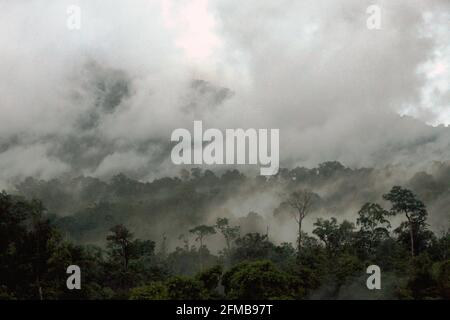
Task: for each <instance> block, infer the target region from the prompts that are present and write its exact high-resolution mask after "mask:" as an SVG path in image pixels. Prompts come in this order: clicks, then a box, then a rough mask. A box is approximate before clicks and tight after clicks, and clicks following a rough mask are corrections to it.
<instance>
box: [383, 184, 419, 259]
mask: <svg viewBox="0 0 450 320" xmlns="http://www.w3.org/2000/svg"><path fill="white" fill-rule="evenodd" d="M383 199H385V200H388V201H390V202H391V204H392V208H391V212H392V213H393V214H399V213H403V214H405V216H406V218H407V220H408V221H407V223H408V226H409V238H410V244H411V256H412V257H414V255H415V250H414V237H415V233H416V232H418V231H419V229H420V228H421V227H424V226H425V224H426V223H425V221H426V218H427V215H428V213H427V209H426V207H425V204H424V203H423V202H422V201H420V200H419V199H418V198H417V196H416V195H415V194H414V193H413V192H412V191H411V190H408V189H406V188H402V187H400V186H394V187H393V188H392V189H391V191H390V192H389V193H387V194H385V195H383Z"/></svg>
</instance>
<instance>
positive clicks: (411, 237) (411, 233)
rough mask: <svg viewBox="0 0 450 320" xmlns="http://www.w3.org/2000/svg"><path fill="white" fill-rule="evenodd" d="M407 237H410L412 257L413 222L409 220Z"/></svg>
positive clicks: (412, 254) (412, 253)
mask: <svg viewBox="0 0 450 320" xmlns="http://www.w3.org/2000/svg"><path fill="white" fill-rule="evenodd" d="M409 237H410V239H411V256H412V257H413V258H414V233H413V224H412V222H411V221H410V222H409Z"/></svg>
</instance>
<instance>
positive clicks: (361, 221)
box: [356, 203, 391, 254]
mask: <svg viewBox="0 0 450 320" xmlns="http://www.w3.org/2000/svg"><path fill="white" fill-rule="evenodd" d="M389 215H390V213H389V212H388V211H386V210H384V209H383V208H382V207H381V206H380V205H379V204H376V203H366V204H364V205H363V207H362V208H361V210H359V212H358V218H357V220H356V224H357V225H358V226H360V230H359V232H358V239H359V241H360V242H361V246H362V248H361V249H362V250H363V251H364V253H369V254H371V253H373V252H372V251H373V248H374V247H375V246H376V245H378V244H379V243H380V242H381V241H382V240H384V239H386V238H388V237H389V228H390V227H391V224H390V222H389V221H388V220H387V219H386V217H387V216H389Z"/></svg>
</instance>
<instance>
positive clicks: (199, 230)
mask: <svg viewBox="0 0 450 320" xmlns="http://www.w3.org/2000/svg"><path fill="white" fill-rule="evenodd" d="M189 232H190V233H192V234H194V235H196V236H197V237H196V238H195V241H199V242H200V249H199V254H200V268H201V269H202V270H203V254H202V252H203V239H204V238H205V237H207V236H209V235H212V234H215V233H216V229H215V228H214V227H213V226H207V225H200V226H197V227H195V228H193V229H191V230H189Z"/></svg>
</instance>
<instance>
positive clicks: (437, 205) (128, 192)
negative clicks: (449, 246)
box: [15, 162, 450, 248]
mask: <svg viewBox="0 0 450 320" xmlns="http://www.w3.org/2000/svg"><path fill="white" fill-rule="evenodd" d="M449 181H450V163H449V162H446V163H440V162H436V163H433V164H431V165H430V166H429V168H428V169H427V172H424V171H422V172H415V171H412V170H409V169H406V168H402V167H400V166H397V167H386V168H384V169H370V168H361V169H350V168H347V167H345V166H343V165H342V164H340V163H339V162H325V163H322V164H320V165H318V166H317V167H316V168H295V169H292V170H289V169H280V171H279V173H278V175H276V176H273V177H269V178H265V177H262V176H256V177H255V176H247V175H244V174H243V173H241V172H239V171H237V170H229V171H226V172H224V173H222V174H220V175H219V174H215V173H214V172H212V171H210V170H204V171H203V170H201V169H198V168H192V169H190V170H189V171H188V170H186V169H183V170H182V171H181V172H180V174H179V176H177V177H167V178H162V179H157V180H154V181H152V182H140V181H137V180H133V179H130V178H128V177H126V176H125V175H123V174H119V175H116V176H114V177H113V178H112V179H110V180H109V181H102V180H99V179H96V178H92V177H77V178H60V179H53V180H50V181H42V180H36V179H33V178H27V179H26V180H24V181H22V182H21V183H19V184H18V185H17V187H16V188H17V190H15V192H16V193H18V194H20V195H23V196H25V197H26V198H29V199H32V198H36V199H40V200H41V201H42V202H43V204H44V205H45V207H46V208H47V210H48V213H49V214H50V215H52V216H53V218H52V219H54V223H55V224H56V225H57V226H58V227H59V228H60V229H61V230H62V231H64V233H65V235H66V236H67V237H68V238H69V239H72V240H74V241H77V242H81V243H101V242H104V241H105V235H106V234H107V232H108V230H109V229H110V228H111V227H112V226H114V225H117V224H124V225H126V226H128V227H130V228H131V229H132V230H133V232H134V233H135V235H136V236H138V237H141V238H146V239H152V240H160V239H162V238H163V237H166V238H167V242H168V245H170V246H172V247H174V246H177V245H179V244H180V243H181V242H180V240H179V239H178V238H179V237H180V235H182V234H185V233H187V230H189V229H190V228H192V227H194V226H196V225H199V224H208V223H213V222H215V220H216V219H217V218H218V217H226V218H228V219H229V220H230V221H231V222H232V223H233V224H236V225H240V226H241V231H243V232H244V233H245V232H261V233H264V234H265V233H266V232H267V229H270V230H269V234H270V236H271V238H272V239H274V240H275V241H278V242H282V241H295V234H296V233H295V232H296V230H295V229H289V226H290V225H292V221H293V220H292V217H291V216H290V214H289V213H290V212H289V210H290V208H289V207H288V206H286V203H284V202H285V196H286V195H287V194H289V193H291V192H293V191H295V190H297V189H305V188H307V189H309V190H311V191H312V192H313V193H314V194H315V199H314V207H313V209H312V213H311V214H310V215H309V216H308V218H307V219H306V220H307V226H306V228H308V223H309V225H310V226H311V225H312V223H313V221H315V219H317V218H318V217H330V216H334V217H336V218H338V220H342V219H343V218H346V219H349V220H350V221H353V222H355V219H356V216H357V212H358V210H359V209H360V208H361V207H362V205H363V204H364V203H366V202H375V203H381V204H383V203H384V201H383V199H382V197H381V195H382V194H384V193H386V192H387V191H389V190H390V188H391V187H392V186H394V185H402V186H405V187H407V188H409V189H411V190H412V191H414V192H415V193H416V194H418V196H419V197H420V198H421V199H422V200H423V201H424V203H426V205H427V208H428V212H429V217H428V223H429V224H430V225H431V228H432V229H434V230H437V231H438V232H440V231H442V230H445V228H446V227H447V226H448V224H449V220H450V217H449V216H450V212H449V208H450V184H449ZM308 221H309V222H308ZM285 227H286V228H287V229H286V228H285ZM307 231H308V230H307ZM211 241H212V247H214V246H215V245H214V239H213V240H211ZM218 248H220V245H218Z"/></svg>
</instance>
